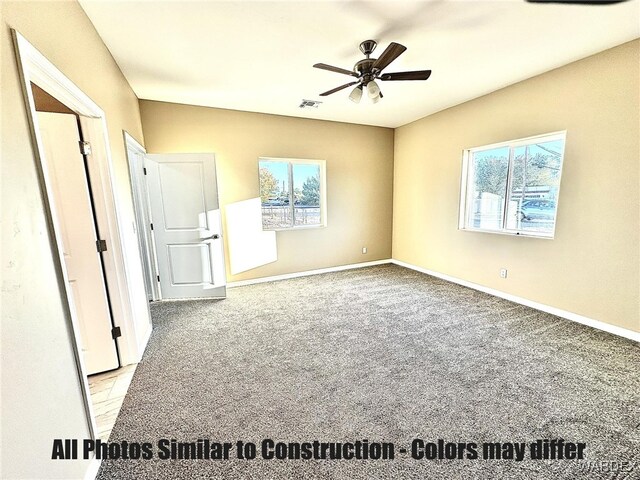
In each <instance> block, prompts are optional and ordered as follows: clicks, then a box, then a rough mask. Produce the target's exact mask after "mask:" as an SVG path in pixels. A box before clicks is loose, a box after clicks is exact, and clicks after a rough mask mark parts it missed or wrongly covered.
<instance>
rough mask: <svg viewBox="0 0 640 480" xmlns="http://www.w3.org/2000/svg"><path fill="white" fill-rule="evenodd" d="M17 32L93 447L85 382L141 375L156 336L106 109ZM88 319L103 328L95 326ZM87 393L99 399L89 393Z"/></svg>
mask: <svg viewBox="0 0 640 480" xmlns="http://www.w3.org/2000/svg"><path fill="white" fill-rule="evenodd" d="M12 34H13V39H14V43H15V46H16V51H17V56H18V60H19V61H18V65H19V70H20V75H21V80H22V86H23V93H24V99H25V104H26V108H27V114H28V117H29V123H30V127H31V134H32V140H33V149H34V156H35V163H36V167H37V172H38V176H39V183H40V188H41V191H42V194H43V195H42V197H43V203H44V211H45V216H46V219H47V227H48V230H49V235H50V238H51V248H52V253H53V261H54V267H55V271H56V277H57V283H56V286H57V288H58V289H59V292H60V296H61V299H62V306H63V309H64V313H65V316H66V318H67V322H68V326H69V328H68V332H69V339H70V343H71V346H72V348H73V352H74V356H75V360H76V369H75V372H73V371H71V372H69V375H74V376H77V378H78V380H79V384H80V388H81V392H82V395H83V398H84V407H85V414H86V418H87V424H88V427H89V431H90V434H91V437H93V438H94V439H95V438H98V435H99V433H100V432H99V431H98V428H97V427H96V417H97V414H98V413H99V412H98V411H97V409H96V408H95V407H94V406H93V405H92V400H93V398H92V396H91V394H90V388H89V374H92V373H96V372H101V371H102V372H103V371H105V370H107V371H111V372H118V373H120V372H122V370H123V368H121V366H125V365H129V366H133V367H129V368H135V364H136V363H137V362H138V361H140V359H141V357H142V354H143V352H144V349H145V347H146V344H147V342H148V339H149V336H150V334H151V319H150V315H149V309H148V303H147V301H146V298H145V295H144V286H143V282H142V276H141V274H140V270H141V266H140V257H139V255H138V251H137V245H136V241H135V237H134V239H133V241H131V234H130V233H129V232H130V231H128V229H127V228H126V227H128V226H127V225H124V226H123V225H122V224H121V212H119V209H121V208H123V205H122V204H121V203H120V202H119V201H118V197H117V196H116V194H115V187H114V174H113V165H112V162H111V152H110V148H109V140H108V131H107V124H106V119H105V114H104V111H103V110H102V109H101V108H100V107H98V105H97V104H96V103H95V102H93V101H92V100H91V99H90V98H89V97H88V96H86V95H85V94H84V93H83V92H82V91H81V90H80V89H78V87H77V86H75V85H74V84H73V83H72V82H71V81H70V80H69V79H68V78H67V77H65V76H64V75H63V74H62V73H61V72H60V71H59V70H58V69H57V68H56V67H55V66H54V65H53V64H52V63H51V62H49V61H48V60H47V59H46V58H45V57H44V56H43V55H42V54H41V53H40V52H38V51H37V50H36V49H35V48H34V47H33V46H32V45H31V44H30V43H29V42H28V41H27V40H26V39H25V38H24V37H23V36H21V35H20V34H19V33H18V32H16V31H15V30H12ZM131 233H133V231H132V230H131ZM88 258H91V260H89V261H88V260H86V259H88ZM85 314H86V315H85ZM89 318H91V321H92V320H93V319H95V318H99V319H100V321H99V322H96V323H95V324H94V323H91V321H90V320H89ZM98 323H99V324H100V326H99V328H97V324H98ZM89 324H90V325H89ZM96 332H97V333H96ZM96 339H99V341H100V342H102V345H103V347H104V348H103V349H102V350H101V349H100V348H98V347H95V345H94V344H93V342H94V341H96ZM94 347H95V348H94ZM87 350H92V351H93V350H95V354H96V355H95V358H99V357H100V362H97V363H96V362H94V360H93V359H92V358H90V355H88V354H87ZM102 357H104V358H102ZM101 362H102V363H101ZM129 380H130V378H129ZM123 383H124V382H120V387H119V390H122V384H123ZM126 385H127V387H128V383H127V384H126ZM125 392H126V388H125ZM91 393H96V392H94V389H91ZM116 415H117V412H116ZM113 421H115V415H113ZM103 438H104V437H103Z"/></svg>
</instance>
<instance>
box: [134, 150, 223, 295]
mask: <svg viewBox="0 0 640 480" xmlns="http://www.w3.org/2000/svg"><path fill="white" fill-rule="evenodd" d="M146 168H147V186H148V191H149V200H150V204H151V217H152V219H151V221H152V222H153V232H154V240H155V244H156V255H157V260H158V271H159V275H160V288H161V290H162V298H163V299H167V298H202V297H224V296H225V295H226V288H225V285H226V283H227V282H226V274H225V265H224V250H223V243H222V222H221V219H220V206H219V204H218V187H217V180H216V166H215V156H214V155H213V154H210V153H174V154H161V155H150V154H147V157H146Z"/></svg>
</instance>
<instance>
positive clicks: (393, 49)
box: [372, 42, 407, 70]
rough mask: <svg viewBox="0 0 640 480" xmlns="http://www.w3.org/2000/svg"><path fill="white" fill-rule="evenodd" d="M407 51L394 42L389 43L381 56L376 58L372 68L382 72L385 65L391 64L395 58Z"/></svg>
mask: <svg viewBox="0 0 640 480" xmlns="http://www.w3.org/2000/svg"><path fill="white" fill-rule="evenodd" d="M406 49H407V47H405V46H404V45H400V44H399V43H396V42H391V43H390V44H389V46H388V47H387V48H386V50H385V51H384V52H382V55H380V57H378V59H377V60H376V61H375V62H373V66H372V68H377V69H378V70H383V69H384V68H385V67H386V66H387V65H389V64H390V63H391V62H393V61H394V60H395V59H396V58H398V57H399V56H400V55H402V52H404V51H405V50H406Z"/></svg>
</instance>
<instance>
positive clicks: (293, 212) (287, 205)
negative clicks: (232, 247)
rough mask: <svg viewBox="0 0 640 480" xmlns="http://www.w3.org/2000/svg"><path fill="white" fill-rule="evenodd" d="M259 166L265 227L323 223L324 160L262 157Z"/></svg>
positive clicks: (319, 224)
mask: <svg viewBox="0 0 640 480" xmlns="http://www.w3.org/2000/svg"><path fill="white" fill-rule="evenodd" d="M258 166H259V172H260V200H261V202H262V228H263V229H264V230H282V229H287V228H305V227H323V226H325V219H326V206H325V205H326V187H325V162H324V160H293V159H283V158H261V159H260V160H259V162H258Z"/></svg>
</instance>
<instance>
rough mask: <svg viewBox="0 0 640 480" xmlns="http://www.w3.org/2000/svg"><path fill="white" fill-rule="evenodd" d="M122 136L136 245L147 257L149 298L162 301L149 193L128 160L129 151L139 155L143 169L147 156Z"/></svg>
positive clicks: (124, 134)
mask: <svg viewBox="0 0 640 480" xmlns="http://www.w3.org/2000/svg"><path fill="white" fill-rule="evenodd" d="M122 134H123V136H124V143H125V148H126V155H127V163H128V164H129V181H130V183H131V195H132V201H133V213H134V214H135V217H136V222H137V224H138V225H137V230H138V231H137V235H138V244H139V246H140V254H141V255H144V256H146V257H147V259H148V262H149V270H148V271H144V262H143V273H144V274H145V275H146V276H147V278H148V280H149V284H150V285H151V298H152V300H153V301H156V300H162V292H161V290H160V282H159V281H158V258H157V256H156V247H155V238H154V235H153V230H152V229H151V228H150V222H151V207H150V205H149V191H148V189H147V188H146V182H145V179H144V177H142V178H141V177H140V174H139V169H137V168H136V165H135V161H134V160H133V159H132V158H129V149H131V150H133V151H134V152H136V153H139V154H140V155H142V157H143V163H142V166H141V167H142V169H144V168H145V165H144V157H145V156H146V155H147V151H146V149H145V148H144V147H143V146H142V145H141V144H140V143H138V141H137V140H136V139H135V138H133V137H132V136H131V135H130V134H129V133H128V132H126V131H124V130H123V132H122ZM141 184H142V185H144V188H141ZM138 194H140V196H142V198H143V201H142V204H140V202H139V201H138V198H139V196H138ZM145 218H147V219H148V220H149V222H145V221H144V219H145ZM141 225H142V226H143V228H144V233H143V235H144V238H145V239H144V241H141V240H142V239H141V238H140V226H141Z"/></svg>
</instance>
